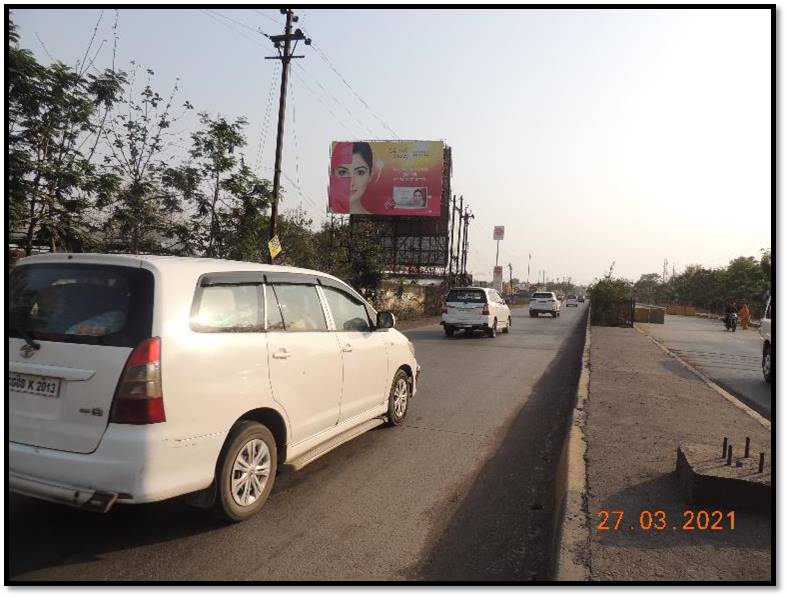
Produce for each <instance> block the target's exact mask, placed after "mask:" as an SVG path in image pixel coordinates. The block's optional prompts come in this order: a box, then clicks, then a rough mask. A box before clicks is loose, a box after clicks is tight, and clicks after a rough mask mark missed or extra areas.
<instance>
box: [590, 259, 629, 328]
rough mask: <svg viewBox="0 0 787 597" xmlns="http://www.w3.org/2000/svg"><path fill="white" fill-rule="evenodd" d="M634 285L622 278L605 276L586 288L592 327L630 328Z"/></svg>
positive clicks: (610, 275) (610, 272)
mask: <svg viewBox="0 0 787 597" xmlns="http://www.w3.org/2000/svg"><path fill="white" fill-rule="evenodd" d="M633 294H634V285H633V284H632V283H631V281H630V280H626V279H624V278H613V277H612V268H610V271H609V273H608V274H607V275H605V276H604V277H603V278H601V279H600V280H596V281H595V282H594V283H593V284H591V285H590V286H589V287H588V295H589V296H590V321H591V323H592V324H593V325H605V326H630V325H632V324H633V315H634V313H633V309H632V302H633V300H634V296H633Z"/></svg>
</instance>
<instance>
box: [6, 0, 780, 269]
mask: <svg viewBox="0 0 787 597" xmlns="http://www.w3.org/2000/svg"><path fill="white" fill-rule="evenodd" d="M296 14H298V15H299V17H300V22H299V23H297V25H298V26H301V27H303V28H304V29H305V31H306V33H307V34H308V35H309V36H310V37H311V38H312V40H313V42H314V43H313V46H312V47H304V46H300V47H299V49H298V50H299V51H298V54H303V55H304V56H305V58H303V59H299V60H297V61H294V66H293V68H292V71H291V76H290V80H291V86H290V93H289V95H288V111H287V120H286V129H285V146H284V162H283V170H284V173H285V180H284V181H283V188H284V193H285V196H284V201H283V203H282V209H284V210H287V209H292V208H295V207H298V206H301V207H302V208H303V209H305V210H306V211H307V212H308V214H309V215H310V216H311V217H312V218H313V219H314V221H315V222H316V223H319V222H321V221H323V220H324V219H325V218H326V205H327V184H328V165H329V155H328V151H329V147H330V142H331V141H333V140H348V139H390V138H392V134H391V132H390V131H391V130H393V131H394V132H395V133H396V135H398V136H399V137H400V138H402V139H425V140H443V141H445V142H446V143H447V144H448V145H450V146H451V148H452V155H453V178H452V192H454V193H456V194H457V195H460V194H461V195H463V196H464V199H465V202H466V203H468V204H469V205H470V208H471V210H472V212H473V214H474V215H475V219H474V220H473V221H472V223H471V226H470V233H469V239H470V254H469V258H468V269H469V270H470V271H471V272H472V273H473V274H474V276H475V278H476V279H479V280H491V278H492V268H493V266H494V262H495V241H493V240H492V230H493V226H495V225H504V226H505V229H506V236H505V239H504V240H503V241H501V243H500V263H501V264H502V265H505V266H507V265H508V263H511V264H512V268H513V275H514V277H516V278H520V279H522V280H524V279H525V278H527V268H528V255H532V257H531V259H530V280H534V279H535V278H536V277H537V275H538V272H539V270H546V273H547V277H548V278H550V279H556V278H559V279H562V278H564V277H571V278H572V280H573V281H574V282H577V283H580V284H586V283H590V282H592V280H593V279H594V278H597V277H600V276H602V275H603V274H605V273H606V272H607V271H609V269H610V266H611V264H612V263H613V262H614V274H615V275H618V276H623V277H626V278H629V279H632V280H636V279H638V278H639V276H640V275H642V274H645V273H651V272H659V273H661V272H662V269H663V263H664V260H665V259H666V260H667V261H668V269H669V271H670V273H671V271H672V267H673V266H674V267H675V271H676V273H679V272H680V271H682V269H683V268H685V266H686V265H689V264H693V263H699V264H702V265H705V266H712V267H720V266H724V265H726V264H727V262H729V260H730V259H732V258H734V257H737V256H739V255H753V256H757V257H759V250H760V248H763V247H768V246H770V242H771V215H772V214H771V73H770V71H771V35H770V13H769V11H767V10H720V9H716V10H710V9H709V10H691V9H680V10H675V9H673V10H669V9H664V10H623V9H607V10H602V9H584V8H582V9H551V10H536V9H531V10H518V9H512V10H493V9H484V10H473V9H455V8H454V9H445V10H403V9H399V10H388V9H385V10H384V9H376V10H373V9H346V10H335V9H333V10H329V9H316V8H315V9H300V10H297V11H296ZM100 15H101V10H100V9H93V8H88V9H80V10H74V9H15V10H14V19H15V21H16V22H17V24H18V25H19V27H20V29H21V44H22V46H24V47H27V48H30V49H31V50H32V51H33V52H34V53H35V54H36V56H37V57H38V59H39V60H40V61H42V62H45V63H48V62H49V61H50V60H51V57H53V58H56V59H59V60H62V61H64V62H66V63H69V64H74V63H76V61H77V60H79V59H80V58H81V57H82V56H83V55H84V54H85V49H86V47H87V45H88V43H89V41H90V38H91V36H92V34H93V30H94V27H96V23H97V20H98V19H99V16H100ZM117 17H118V27H117V34H118V43H117V56H116V61H117V65H118V67H121V68H122V67H128V64H129V62H130V61H131V60H134V61H135V62H136V63H137V64H140V65H143V66H145V67H148V68H151V69H152V70H153V71H154V72H155V75H154V77H153V85H154V87H155V88H156V89H158V90H160V91H162V92H163V91H168V90H170V89H171V88H172V86H173V84H174V83H175V80H176V78H177V79H178V80H179V82H178V85H179V92H178V97H180V98H182V99H183V100H188V101H189V102H191V103H192V104H193V105H194V106H195V110H194V111H193V112H189V113H188V114H187V116H186V117H184V119H183V120H181V121H180V122H179V123H178V127H179V130H181V131H183V137H184V141H182V142H181V143H179V145H180V146H179V147H173V148H172V152H173V154H175V155H177V156H182V155H184V154H185V147H186V146H187V145H188V133H189V132H190V131H191V130H193V129H194V128H195V127H196V126H197V114H196V113H197V112H199V111H207V112H210V113H212V114H221V115H222V116H225V117H228V118H236V117H238V116H245V117H246V118H247V119H248V121H249V125H248V127H247V133H248V137H249V146H248V147H247V149H246V155H247V161H248V162H250V163H252V164H253V165H254V166H255V167H256V168H258V171H259V172H260V173H261V174H263V175H264V176H266V177H272V170H273V162H274V146H275V133H276V130H275V129H276V126H275V123H276V117H277V110H278V108H277V104H276V101H277V98H278V85H279V79H278V77H279V75H278V71H277V70H276V69H277V68H278V61H275V60H266V59H265V56H272V55H274V50H273V48H272V46H271V43H270V42H269V41H268V40H267V39H266V38H265V37H263V36H262V35H261V34H259V33H256V32H255V30H257V29H258V28H259V29H261V30H262V31H264V32H265V33H268V34H275V33H281V31H282V23H283V17H282V15H280V14H279V12H278V10H274V9H270V8H262V9H223V8H217V9H195V8H189V9H161V10H159V9H146V10H142V9H120V10H119V11H118V13H117ZM114 20H115V11H114V10H105V11H104V12H103V15H101V20H100V22H99V24H98V31H97V35H96V42H95V44H94V46H93V50H94V51H95V50H98V54H97V57H96V61H95V64H96V66H98V67H103V66H108V65H109V64H110V62H111V59H112V45H113V29H112V26H113V24H114ZM101 40H106V43H104V44H103V46H102V45H101ZM99 48H100V49H99ZM337 72H338V74H337ZM359 98H361V99H359ZM271 99H272V100H273V101H272V102H271V101H270V100H271ZM367 106H368V107H367ZM389 129H390V130H389ZM507 273H508V272H507V267H506V274H507Z"/></svg>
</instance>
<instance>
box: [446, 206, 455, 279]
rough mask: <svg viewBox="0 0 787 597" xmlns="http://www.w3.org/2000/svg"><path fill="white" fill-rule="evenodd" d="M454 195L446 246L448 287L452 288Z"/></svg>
mask: <svg viewBox="0 0 787 597" xmlns="http://www.w3.org/2000/svg"><path fill="white" fill-rule="evenodd" d="M455 212H456V195H454V197H453V200H452V201H451V236H450V239H451V240H450V241H449V244H448V285H449V287H450V286H453V281H452V280H453V270H454V222H455V221H456V213H455Z"/></svg>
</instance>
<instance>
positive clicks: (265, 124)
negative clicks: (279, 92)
mask: <svg viewBox="0 0 787 597" xmlns="http://www.w3.org/2000/svg"><path fill="white" fill-rule="evenodd" d="M279 66H280V65H279V64H276V65H275V66H274V68H273V72H272V74H271V86H270V89H269V91H268V100H267V104H266V105H265V112H264V115H263V118H262V131H261V132H260V142H259V144H258V145H257V157H256V159H255V161H254V169H255V170H257V169H258V168H259V167H260V165H261V164H262V158H263V156H264V155H265V145H266V143H267V141H268V130H269V129H270V123H271V113H272V111H273V96H274V94H275V92H276V79H277V78H278V75H279Z"/></svg>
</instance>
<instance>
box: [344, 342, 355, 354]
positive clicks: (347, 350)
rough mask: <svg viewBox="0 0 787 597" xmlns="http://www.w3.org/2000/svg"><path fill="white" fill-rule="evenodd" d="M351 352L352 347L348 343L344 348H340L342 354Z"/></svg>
mask: <svg viewBox="0 0 787 597" xmlns="http://www.w3.org/2000/svg"><path fill="white" fill-rule="evenodd" d="M352 351H353V347H352V345H351V344H350V343H349V342H348V343H347V344H345V345H344V346H342V352H352Z"/></svg>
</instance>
